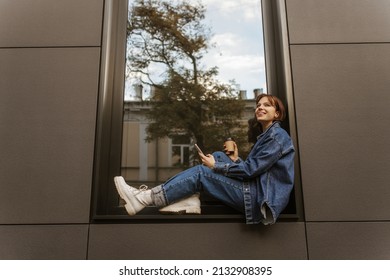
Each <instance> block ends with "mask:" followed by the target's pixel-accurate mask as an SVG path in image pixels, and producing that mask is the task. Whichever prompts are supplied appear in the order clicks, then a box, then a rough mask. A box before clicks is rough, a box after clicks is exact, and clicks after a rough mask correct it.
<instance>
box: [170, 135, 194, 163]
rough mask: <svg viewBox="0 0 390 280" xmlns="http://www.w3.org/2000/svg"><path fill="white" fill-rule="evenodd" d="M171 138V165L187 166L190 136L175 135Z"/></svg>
mask: <svg viewBox="0 0 390 280" xmlns="http://www.w3.org/2000/svg"><path fill="white" fill-rule="evenodd" d="M171 139H172V162H171V164H172V166H177V167H188V166H189V165H190V138H189V137H188V136H185V135H175V136H172V137H171Z"/></svg>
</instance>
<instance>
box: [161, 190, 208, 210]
mask: <svg viewBox="0 0 390 280" xmlns="http://www.w3.org/2000/svg"><path fill="white" fill-rule="evenodd" d="M199 196H200V195H199V193H196V194H193V195H191V196H189V197H187V198H184V199H182V200H179V201H177V202H175V203H172V204H170V205H168V206H165V207H163V208H161V209H159V210H158V211H159V212H160V213H161V214H171V215H182V214H200V212H201V210H200V199H199Z"/></svg>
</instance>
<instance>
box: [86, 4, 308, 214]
mask: <svg viewBox="0 0 390 280" xmlns="http://www.w3.org/2000/svg"><path fill="white" fill-rule="evenodd" d="M181 2H182V1H178V0H171V1H170V2H167V3H171V5H178V3H181ZM276 2H277V3H278V4H277V5H276V6H275V2H272V1H269V0H263V1H261V0H242V1H223V2H221V1H217V0H203V1H201V3H203V4H204V6H197V5H198V4H196V3H198V1H188V3H189V5H190V6H185V5H184V6H175V7H174V8H175V9H167V10H160V11H159V12H160V13H165V14H164V16H165V18H161V19H159V20H166V19H169V20H173V21H174V22H175V23H176V24H175V26H172V27H170V28H173V29H174V30H170V31H169V32H168V33H174V32H183V34H184V35H186V36H189V37H190V38H191V39H196V36H198V35H199V34H201V35H202V36H199V37H197V38H198V39H199V38H204V39H205V41H204V42H202V44H200V45H199V46H195V47H193V46H190V47H189V46H187V45H185V44H184V43H183V44H182V45H185V46H184V47H183V46H180V47H182V48H187V49H184V50H183V49H180V47H178V46H177V45H175V40H176V39H177V38H168V39H166V37H167V33H163V32H162V33H161V34H160V35H161V37H156V36H158V35H159V32H160V29H161V28H160V29H159V27H158V24H161V22H160V23H158V22H157V23H155V26H150V22H151V21H152V20H149V21H146V22H145V21H142V19H143V18H142V17H143V16H145V15H143V14H142V9H141V8H145V7H144V6H143V5H145V3H144V2H143V1H141V0H129V1H127V0H119V1H117V0H115V1H114V0H111V1H106V2H105V24H104V34H103V42H104V43H103V48H102V67H101V68H102V71H101V87H100V88H101V93H100V99H99V111H98V126H97V142H96V154H95V168H94V203H93V206H94V207H93V210H92V211H93V219H94V220H100V219H125V220H140V219H141V220H142V219H148V220H153V219H157V220H166V219H197V220H203V219H222V220H223V219H235V218H237V219H243V215H242V214H240V213H237V212H236V211H235V210H233V209H231V208H229V207H227V206H225V205H221V204H220V203H219V202H218V201H215V200H214V199H213V198H211V197H207V196H206V195H204V194H202V196H201V200H202V215H200V216H196V217H188V216H174V217H173V216H168V217H167V216H166V215H158V211H157V209H155V208H154V207H147V209H145V210H143V211H142V212H141V213H139V215H136V216H135V217H128V216H127V215H126V212H125V210H124V209H123V205H122V202H121V201H120V199H119V198H118V195H117V193H116V190H115V187H114V183H113V177H114V176H117V175H122V176H123V177H124V178H125V179H126V181H128V183H129V184H131V185H133V186H135V187H137V186H139V185H141V184H147V185H149V187H153V186H156V185H158V184H161V183H162V182H164V181H165V180H167V179H168V178H169V177H171V176H173V175H174V174H177V173H178V172H179V171H181V170H183V169H184V168H187V167H188V166H191V165H193V164H197V160H198V159H197V156H196V153H195V149H194V143H195V142H198V143H199V141H203V142H202V144H204V145H203V146H204V147H205V148H206V149H207V151H215V150H220V149H221V148H222V142H223V138H224V137H225V136H227V135H231V134H234V136H236V138H237V139H240V140H237V141H238V142H239V141H241V143H239V147H240V151H242V152H243V153H244V154H245V149H247V150H248V151H249V149H250V146H248V144H245V143H247V139H246V129H247V120H248V119H249V118H251V117H252V116H253V108H254V107H255V104H254V98H255V96H256V95H257V94H259V93H260V92H262V91H267V90H266V88H268V91H270V92H279V93H280V97H281V99H282V100H284V101H285V103H287V104H288V106H287V107H288V111H289V114H290V115H291V116H293V100H292V94H291V88H288V85H289V84H288V81H287V82H286V83H285V84H275V81H276V77H282V78H284V80H286V78H285V77H288V73H285V72H283V71H282V70H281V69H285V68H283V67H281V68H280V69H275V67H274V65H272V64H271V65H270V64H267V65H265V63H264V62H265V60H268V61H271V63H273V62H274V63H275V65H280V64H281V62H280V61H276V62H275V59H276V58H278V59H279V57H286V53H285V45H283V44H284V43H285V42H282V41H280V40H277V39H278V38H277V37H276V36H275V35H278V36H282V35H283V34H274V32H275V31H274V30H275V29H274V28H273V25H275V24H282V25H283V17H282V15H283V13H282V12H281V11H282V8H283V6H281V4H280V3H282V2H281V1H276ZM142 3H143V4H142ZM148 3H151V2H148ZM141 4H142V5H141ZM140 5H141V6H140ZM146 8H149V9H157V8H158V6H153V5H152V6H148V7H146ZM188 8H191V9H195V10H197V11H198V12H199V14H202V13H204V15H205V18H204V19H202V17H199V18H196V17H189V18H185V16H186V15H188V14H190V15H194V14H196V13H194V12H193V11H194V10H192V12H191V13H188V11H186V9H188ZM203 9H204V10H203ZM172 10H174V11H178V13H176V14H172V13H170V11H172ZM273 10H277V11H279V13H277V14H276V17H275V13H273V12H272V11H273ZM126 11H129V12H128V13H127V12H126ZM262 11H263V22H265V23H266V26H265V28H264V31H265V37H264V38H265V42H263V36H262V21H261V18H262V16H261V12H262ZM180 12H182V13H181V14H180ZM180 17H182V18H180ZM155 19H156V18H155V17H154V19H153V20H155ZM188 22H192V25H191V24H190V25H189V27H186V26H185V24H187V23H188ZM164 24H166V22H165V23H164ZM180 24H182V25H181V28H182V29H180V30H179V29H178V28H179V27H178V26H180ZM245 24H248V25H247V26H246V25H245ZM240 27H241V28H243V29H244V30H246V31H248V29H249V28H253V30H249V33H248V34H247V35H245V34H246V33H245V32H244V31H243V30H240V29H239V28H240ZM209 28H211V29H209ZM173 31H174V32H173ZM156 34H157V35H156ZM267 34H268V35H267ZM270 34H271V35H272V36H270ZM191 36H192V37H191ZM282 37H283V36H282ZM206 39H207V40H206ZM163 40H166V41H163ZM199 40H200V39H199ZM194 41H196V40H193V41H192V42H194ZM161 42H163V43H162V44H161ZM207 44H208V45H207ZM206 45H207V46H208V47H207V48H206V47H204V46H206ZM263 46H265V47H266V49H272V52H269V53H268V54H267V53H266V58H265V59H264V55H263ZM275 46H277V47H275ZM163 47H164V48H163ZM167 49H168V50H169V51H167ZM281 52H282V53H283V54H284V56H280V53H281ZM188 53H190V54H191V55H190V56H187V57H186V54H188ZM189 57H190V58H191V59H188V58H189ZM194 57H196V59H197V60H198V61H196V63H194ZM125 58H126V64H125V65H124V60H125ZM287 58H288V56H287ZM156 61H158V63H156ZM283 63H287V60H286V61H283ZM176 66H177V67H176ZM195 66H196V67H195ZM215 66H216V67H217V68H214V67H215ZM266 66H267V67H266ZM282 66H283V65H282ZM266 68H267V81H268V83H266V76H265V69H266ZM194 69H196V70H194ZM216 69H218V71H216ZM194 71H197V72H196V73H194ZM194 76H196V78H197V79H198V80H197V81H198V82H197V83H196V85H194V83H189V82H188V80H191V81H192V80H193V79H194ZM279 80H280V78H279ZM199 85H200V86H199ZM215 89H218V90H215ZM208 94H209V96H208ZM209 97H210V98H209ZM215 99H217V100H218V104H223V106H215V103H213V102H212V101H213V100H215ZM167 100H168V101H169V102H167ZM195 106H198V107H195ZM193 108H196V110H193ZM225 108H226V109H227V110H228V111H229V112H230V113H231V112H232V111H234V112H235V113H236V116H233V117H230V115H232V114H226V112H224V110H223V109H225ZM196 122H199V125H200V126H202V128H204V129H203V130H204V131H206V132H205V134H202V135H199V134H197V133H196V132H195V131H193V130H191V129H190V128H188V127H186V126H185V124H186V123H192V124H193V123H196ZM286 128H287V129H288V130H290V134H291V135H292V137H293V138H294V137H295V135H294V131H295V123H294V119H293V118H292V117H291V118H290V119H289V122H288V123H287V124H286ZM207 131H208V132H207ZM207 133H208V134H207ZM294 139H296V138H294ZM295 145H296V143H295ZM241 156H242V155H241ZM297 166H299V165H298V164H297ZM297 173H298V174H299V170H298V172H297ZM296 181H297V186H298V187H297V186H296V191H295V192H294V193H293V194H292V199H291V203H290V205H289V206H288V207H287V209H286V210H285V217H295V218H297V217H298V218H299V217H302V210H301V207H300V205H301V202H300V197H301V194H300V187H299V185H300V182H299V176H297V180H296Z"/></svg>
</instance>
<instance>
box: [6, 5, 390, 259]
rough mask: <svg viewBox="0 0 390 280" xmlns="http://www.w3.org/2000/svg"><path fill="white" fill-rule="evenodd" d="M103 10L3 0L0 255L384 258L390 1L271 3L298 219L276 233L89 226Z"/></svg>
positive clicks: (388, 253)
mask: <svg viewBox="0 0 390 280" xmlns="http://www.w3.org/2000/svg"><path fill="white" fill-rule="evenodd" d="M109 2H110V1H107V0H106V1H103V0H83V1H79V0H66V1H64V0H41V1H26V0H19V1H12V0H1V1H0V131H1V136H0V154H1V157H2V159H1V161H0V248H1V250H0V259H390V204H389V203H388V201H390V188H389V182H390V173H389V172H388V170H389V169H390V166H389V165H390V164H389V162H390V146H389V144H388V143H389V138H390V125H389V117H388V108H390V95H389V88H390V74H389V73H390V17H389V14H390V2H389V1H388V0H371V1H365V0H285V1H279V0H278V1H275V2H278V3H279V5H281V7H282V8H283V9H282V10H281V11H284V12H285V16H286V17H285V18H286V22H285V27H286V29H285V32H286V34H285V36H284V39H285V40H286V41H285V42H284V43H283V44H285V46H287V52H286V56H285V58H286V57H287V58H288V61H283V64H284V66H288V68H285V70H286V71H287V74H286V75H285V80H284V83H285V84H284V87H285V88H286V89H287V90H288V91H291V94H292V95H291V96H290V98H291V99H292V100H293V101H294V103H290V104H293V107H294V110H295V111H294V113H295V117H296V118H295V123H294V128H295V130H294V133H296V141H297V144H298V148H299V163H300V175H301V176H300V179H301V185H302V187H301V190H302V198H303V199H302V202H300V203H301V207H302V209H303V213H304V215H303V216H301V218H300V219H298V220H296V221H295V220H289V219H282V220H281V221H279V222H278V223H277V224H275V225H273V226H269V227H265V226H261V225H260V226H247V225H245V224H244V223H239V222H210V221H208V222H185V223H181V222H172V223H152V222H150V223H148V222H143V223H118V222H115V221H107V222H100V223H92V222H91V203H92V201H93V196H92V193H93V192H92V188H93V184H94V180H93V174H94V173H93V171H94V170H93V169H94V160H96V158H95V149H96V145H95V144H96V125H97V111H98V104H99V98H102V96H101V95H99V93H100V94H101V92H102V87H104V85H105V83H104V77H103V76H102V75H101V65H102V61H101V60H102V56H101V53H102V47H103V41H104V40H103V33H102V27H103V24H104V15H105V14H107V12H108V11H107V9H109V8H110V5H109ZM269 62H270V61H269ZM278 63H280V62H278ZM281 64H282V63H281ZM177 240H180V245H178V241H177Z"/></svg>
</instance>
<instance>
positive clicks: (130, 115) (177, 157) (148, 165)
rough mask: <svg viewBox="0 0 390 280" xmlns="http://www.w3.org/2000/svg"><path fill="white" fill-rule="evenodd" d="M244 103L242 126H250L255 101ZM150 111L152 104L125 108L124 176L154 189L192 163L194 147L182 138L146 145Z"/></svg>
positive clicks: (135, 103) (130, 103) (127, 104)
mask: <svg viewBox="0 0 390 280" xmlns="http://www.w3.org/2000/svg"><path fill="white" fill-rule="evenodd" d="M244 100H245V109H244V112H243V115H242V125H243V126H246V125H247V121H248V119H250V118H251V117H253V110H254V107H255V101H254V99H244ZM149 110H151V105H150V103H149V102H144V101H126V102H125V104H124V117H123V142H122V170H121V173H122V175H123V176H124V177H125V178H126V180H128V181H130V182H133V183H134V184H136V183H137V182H139V181H141V182H143V183H148V184H149V185H153V184H157V183H158V182H161V181H165V180H166V179H167V178H169V177H171V176H172V175H174V174H176V173H177V172H178V171H180V170H182V169H183V166H185V165H187V166H188V164H189V162H190V156H191V153H190V149H191V148H192V145H191V139H189V138H188V137H187V138H186V137H184V136H183V135H180V134H178V135H176V136H174V137H172V138H163V139H159V140H158V141H151V142H146V141H145V139H146V128H147V126H148V123H149V120H148V119H147V117H146V113H147V112H148V111H149ZM221 141H223V139H221Z"/></svg>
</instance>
